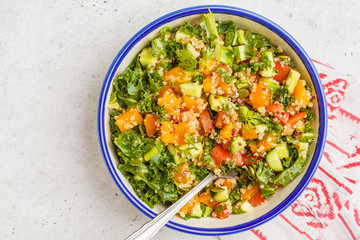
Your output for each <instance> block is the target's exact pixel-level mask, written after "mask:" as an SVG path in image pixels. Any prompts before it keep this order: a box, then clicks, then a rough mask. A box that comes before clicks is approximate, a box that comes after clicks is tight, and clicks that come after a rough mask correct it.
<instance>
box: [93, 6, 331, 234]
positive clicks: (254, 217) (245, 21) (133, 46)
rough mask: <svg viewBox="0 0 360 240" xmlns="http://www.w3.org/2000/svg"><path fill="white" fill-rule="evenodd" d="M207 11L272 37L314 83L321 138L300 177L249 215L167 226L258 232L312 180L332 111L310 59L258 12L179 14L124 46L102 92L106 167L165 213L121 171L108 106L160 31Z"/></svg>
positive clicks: (129, 193)
mask: <svg viewBox="0 0 360 240" xmlns="http://www.w3.org/2000/svg"><path fill="white" fill-rule="evenodd" d="M208 9H210V10H211V11H212V12H213V13H214V15H215V18H216V20H223V21H228V20H233V21H234V22H235V23H236V25H237V26H238V27H239V28H243V29H249V30H251V31H252V32H256V33H260V34H263V35H265V36H266V37H268V38H270V40H271V42H272V43H273V44H275V45H279V46H281V47H282V48H283V50H284V54H286V55H289V56H291V58H292V60H293V61H294V62H295V66H296V68H297V69H298V70H299V71H300V73H301V76H302V78H303V79H305V80H306V81H309V82H312V85H313V95H315V96H316V99H315V101H314V109H313V111H314V112H315V114H316V119H317V120H316V121H315V122H314V124H313V129H314V130H315V134H316V135H317V136H318V138H317V141H316V142H315V143H313V144H312V145H311V147H310V150H309V153H310V157H309V159H308V160H307V162H306V165H305V170H304V172H303V173H302V174H301V175H300V176H298V177H297V178H296V179H295V180H294V181H293V182H291V183H290V184H289V185H288V186H286V187H284V188H282V189H279V190H278V191H276V193H275V194H274V195H273V196H272V197H270V198H269V199H268V200H267V201H266V203H265V204H263V205H260V206H257V207H255V208H254V209H253V210H252V211H251V212H249V213H247V214H242V215H230V216H229V218H227V219H224V220H219V219H216V218H202V219H190V220H188V221H185V220H182V219H181V218H179V217H177V216H174V217H173V218H172V219H171V221H170V222H169V223H168V224H167V226H168V227H170V228H173V229H176V230H179V231H183V232H187V233H193V234H200V235H223V234H231V233H236V232H240V231H244V230H248V229H251V228H254V227H255V226H258V225H260V224H262V223H264V222H267V221H269V220H270V219H272V218H273V217H275V216H277V215H278V214H280V213H281V212H282V211H283V210H285V209H286V208H287V207H288V206H290V205H291V203H293V202H294V201H295V200H296V198H297V197H298V196H299V195H300V194H301V193H302V192H303V190H304V189H305V188H306V186H307V185H308V183H309V182H310V180H311V178H312V177H313V175H314V173H315V171H316V169H317V166H318V164H319V162H320V159H321V156H322V153H323V148H324V145H325V139H326V130H327V112H326V102H325V97H324V96H325V95H324V92H323V88H322V85H321V82H320V79H319V76H318V73H317V71H316V69H315V67H314V65H313V64H312V61H311V59H310V58H309V57H308V55H307V54H306V53H305V51H304V50H303V49H302V47H301V46H300V45H299V44H298V43H297V42H296V41H295V40H294V39H293V38H292V37H291V36H290V35H289V34H288V33H287V32H286V31H285V30H283V29H282V28H281V27H279V26H278V25H276V24H275V23H273V22H272V21H270V20H268V19H266V18H264V17H262V16H260V15H258V14H255V13H253V12H249V11H247V10H244V9H239V8H235V7H229V6H197V7H191V8H186V9H182V10H178V11H175V12H173V13H170V14H168V15H165V16H163V17H161V18H159V19H157V20H155V21H154V22H152V23H150V24H149V25H147V26H146V27H145V28H143V29H142V30H140V31H139V32H138V33H137V34H136V35H135V36H134V37H133V38H131V39H130V40H129V42H127V43H126V44H125V46H124V47H123V48H122V49H121V51H120V52H119V54H118V55H117V56H116V58H115V60H114V61H113V63H112V65H111V66H110V69H109V71H108V73H107V75H106V78H105V80H104V84H103V87H102V89H101V93H100V100H99V109H98V131H99V140H100V146H101V150H102V153H103V156H104V159H105V163H106V165H107V167H108V169H109V171H110V173H111V175H112V177H113V178H114V181H115V182H116V184H117V185H118V186H119V188H120V190H121V191H122V192H123V194H124V195H125V196H126V197H127V198H128V199H129V201H130V202H132V203H133V204H134V205H135V206H136V207H137V208H138V209H139V210H140V211H141V212H143V213H144V214H145V215H147V216H149V217H154V216H155V215H156V214H158V213H160V212H161V211H162V210H163V209H164V206H163V205H158V206H156V207H155V208H154V209H150V208H149V207H148V206H147V205H146V204H144V203H143V202H142V201H141V200H140V199H139V198H138V197H137V196H136V194H135V193H134V191H133V189H132V187H131V185H130V184H129V183H128V181H127V180H126V179H125V177H124V176H123V175H122V173H121V172H120V171H119V170H118V169H117V165H118V156H117V154H116V150H115V146H114V145H113V143H112V142H111V140H110V135H111V134H110V127H109V110H108V109H107V107H106V105H107V102H108V101H109V97H110V93H111V90H112V85H111V83H112V80H113V79H114V77H115V76H116V75H117V74H119V73H121V72H122V71H123V70H124V69H125V67H126V66H128V65H129V63H130V62H131V60H132V59H133V58H134V57H135V56H136V55H137V54H138V53H139V51H140V50H141V49H142V48H143V47H144V46H145V45H146V44H148V43H149V42H150V41H151V40H152V39H153V38H154V37H156V36H157V35H158V34H159V30H160V29H161V28H162V27H163V26H165V25H168V26H171V27H176V26H180V25H182V24H184V23H185V22H186V21H188V22H199V21H200V20H201V18H202V15H203V14H204V13H207V12H208V11H209V10H208ZM134 214H135V213H134Z"/></svg>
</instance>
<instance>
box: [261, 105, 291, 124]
mask: <svg viewBox="0 0 360 240" xmlns="http://www.w3.org/2000/svg"><path fill="white" fill-rule="evenodd" d="M266 109H267V110H268V111H270V112H272V113H273V115H274V117H276V118H277V119H279V121H280V122H281V123H282V124H286V123H287V122H288V121H289V114H287V113H286V112H285V110H284V108H283V106H282V105H281V104H270V105H268V106H266Z"/></svg>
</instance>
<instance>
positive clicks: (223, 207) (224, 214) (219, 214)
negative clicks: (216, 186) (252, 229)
mask: <svg viewBox="0 0 360 240" xmlns="http://www.w3.org/2000/svg"><path fill="white" fill-rule="evenodd" d="M218 207H222V211H221V212H220V213H218V212H217V208H218ZM226 210H227V207H226V206H224V205H220V204H219V205H218V206H217V207H216V208H215V209H214V211H213V212H212V216H213V217H216V218H220V219H225V218H228V217H229V214H230V212H229V211H226ZM225 211H226V212H225Z"/></svg>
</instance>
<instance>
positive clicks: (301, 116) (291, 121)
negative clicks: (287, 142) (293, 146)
mask: <svg viewBox="0 0 360 240" xmlns="http://www.w3.org/2000/svg"><path fill="white" fill-rule="evenodd" d="M305 116H306V112H299V113H297V114H295V115H294V116H292V117H291V118H289V124H290V125H292V126H294V125H295V124H296V123H298V122H299V121H301V120H303V119H304V117H305Z"/></svg>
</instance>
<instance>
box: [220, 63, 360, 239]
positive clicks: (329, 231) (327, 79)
mask: <svg viewBox="0 0 360 240" xmlns="http://www.w3.org/2000/svg"><path fill="white" fill-rule="evenodd" d="M313 61H314V64H315V67H316V68H317V70H318V72H319V75H320V78H321V80H322V82H323V86H324V90H325V94H326V100H327V106H328V115H329V128H328V135H327V140H326V146H325V151H324V155H323V157H322V159H321V163H320V166H319V168H318V170H317V171H316V174H315V176H314V178H313V179H312V181H311V182H310V184H309V186H308V187H307V188H306V189H305V191H304V192H303V194H302V195H301V196H300V197H299V198H298V199H297V200H296V201H295V202H294V203H293V204H292V205H291V206H290V207H289V208H288V209H287V210H285V211H284V212H283V213H282V214H280V215H279V216H278V217H276V218H274V219H273V220H271V221H269V222H267V223H265V224H264V225H261V226H260V227H257V228H255V229H252V230H250V231H247V232H244V233H239V234H235V235H230V236H223V237H220V239H222V240H234V239H246V240H252V239H261V240H265V239H267V240H272V239H274V240H278V239H310V240H313V239H314V240H315V239H326V240H328V239H342V240H343V239H360V185H359V183H360V82H357V81H356V80H355V79H354V78H353V77H352V76H350V75H343V74H341V73H339V72H337V71H336V70H334V69H333V68H332V67H330V66H326V65H324V64H322V63H320V62H317V61H315V60H313Z"/></svg>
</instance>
